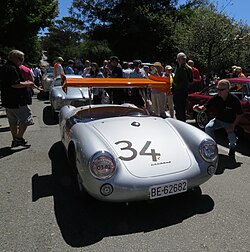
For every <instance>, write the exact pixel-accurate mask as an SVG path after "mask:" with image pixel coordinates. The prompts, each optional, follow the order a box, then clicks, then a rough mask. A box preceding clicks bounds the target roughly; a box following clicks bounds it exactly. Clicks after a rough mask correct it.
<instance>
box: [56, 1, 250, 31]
mask: <svg viewBox="0 0 250 252" xmlns="http://www.w3.org/2000/svg"><path fill="white" fill-rule="evenodd" d="M178 2H179V4H183V3H185V2H186V0H178ZM211 2H213V3H215V4H216V3H218V6H219V8H218V10H219V11H221V10H224V11H225V13H226V14H227V15H228V16H229V17H232V18H234V19H235V20H236V21H240V20H242V21H243V23H246V24H248V25H249V26H250V13H249V12H250V0H211ZM71 3H72V1H71V0H59V11H60V13H59V16H58V18H59V19H61V18H62V17H64V16H67V15H68V10H67V9H68V8H69V7H70V6H71ZM216 5H217V4H216Z"/></svg>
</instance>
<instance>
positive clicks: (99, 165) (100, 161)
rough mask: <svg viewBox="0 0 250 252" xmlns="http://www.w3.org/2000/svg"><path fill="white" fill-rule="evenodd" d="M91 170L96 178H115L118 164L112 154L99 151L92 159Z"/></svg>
mask: <svg viewBox="0 0 250 252" xmlns="http://www.w3.org/2000/svg"><path fill="white" fill-rule="evenodd" d="M89 168H90V171H91V173H92V175H93V176H94V177H96V178H98V179H103V180H104V179H108V178H110V177H112V176H113V174H114V172H115V170H116V164H115V160H114V158H113V156H112V155H111V154H110V153H108V152H106V151H99V152H97V153H96V154H94V155H93V156H92V158H91V159H90V163H89Z"/></svg>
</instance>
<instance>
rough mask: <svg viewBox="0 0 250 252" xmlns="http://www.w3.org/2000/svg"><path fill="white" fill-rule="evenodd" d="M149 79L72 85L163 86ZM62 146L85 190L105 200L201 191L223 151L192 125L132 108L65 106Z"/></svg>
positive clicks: (61, 117) (61, 119) (61, 121)
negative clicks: (194, 190) (200, 187)
mask: <svg viewBox="0 0 250 252" xmlns="http://www.w3.org/2000/svg"><path fill="white" fill-rule="evenodd" d="M164 84H166V83H163V82H157V81H152V80H149V79H126V78H124V79H122V78H121V79H119V78H117V79H112V78H107V79H105V78H104V79H91V78H89V79H88V78H84V79H81V80H80V79H75V80H72V79H71V80H68V82H67V79H66V80H65V84H64V85H65V87H66V88H67V86H71V85H74V86H85V87H97V88H102V87H104V86H106V87H107V86H108V87H115V88H117V87H122V88H126V87H137V88H138V87H139V88H140V87H143V88H145V87H159V86H160V85H161V86H162V85H164ZM59 125H60V135H61V141H62V143H63V145H64V147H65V150H66V154H67V157H68V160H69V164H70V165H71V166H72V167H73V169H74V171H75V174H76V177H77V183H78V186H79V189H80V191H82V192H85V193H86V192H87V193H88V194H89V195H90V196H92V197H94V198H96V199H98V200H103V201H111V202H129V201H140V200H149V199H156V198H161V197H165V196H170V195H174V194H179V193H184V192H186V191H187V190H191V189H193V188H196V187H199V185H201V184H202V183H204V182H206V181H207V180H209V179H210V178H211V177H212V176H213V174H214V173H215V171H216V168H217V163H218V149H217V145H216V143H215V141H214V140H213V139H212V138H211V137H209V136H208V135H207V134H206V133H205V132H203V131H201V130H200V129H197V128H196V127H194V126H192V125H189V124H187V123H184V122H181V121H178V120H175V119H172V118H165V119H164V118H161V117H157V116H152V115H150V114H149V112H148V111H147V110H146V109H145V108H139V107H136V106H135V105H132V104H122V105H115V104H98V105H91V104H89V105H85V106H82V107H78V108H76V107H74V106H70V105H67V106H64V107H63V108H62V109H61V110H60V113H59Z"/></svg>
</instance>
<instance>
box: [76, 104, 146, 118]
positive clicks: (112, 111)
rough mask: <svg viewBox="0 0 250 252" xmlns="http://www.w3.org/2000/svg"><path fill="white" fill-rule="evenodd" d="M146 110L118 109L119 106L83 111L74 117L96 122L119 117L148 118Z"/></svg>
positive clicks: (135, 108)
mask: <svg viewBox="0 0 250 252" xmlns="http://www.w3.org/2000/svg"><path fill="white" fill-rule="evenodd" d="M148 115H149V113H148V111H147V110H146V109H141V108H137V107H125V106H124V107H122V106H121V107H120V106H117V107H116V106H101V107H94V108H93V107H91V108H90V109H83V110H80V111H78V112H77V113H76V115H75V117H76V118H77V119H82V120H97V119H103V118H111V117H119V116H136V117H138V116H139V117H140V116H148Z"/></svg>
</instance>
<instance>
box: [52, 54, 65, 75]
mask: <svg viewBox="0 0 250 252" xmlns="http://www.w3.org/2000/svg"><path fill="white" fill-rule="evenodd" d="M63 61H64V60H63V58H62V57H58V58H57V61H56V63H55V65H54V76H55V77H57V76H60V75H63V74H64V71H63V67H62V63H63Z"/></svg>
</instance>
